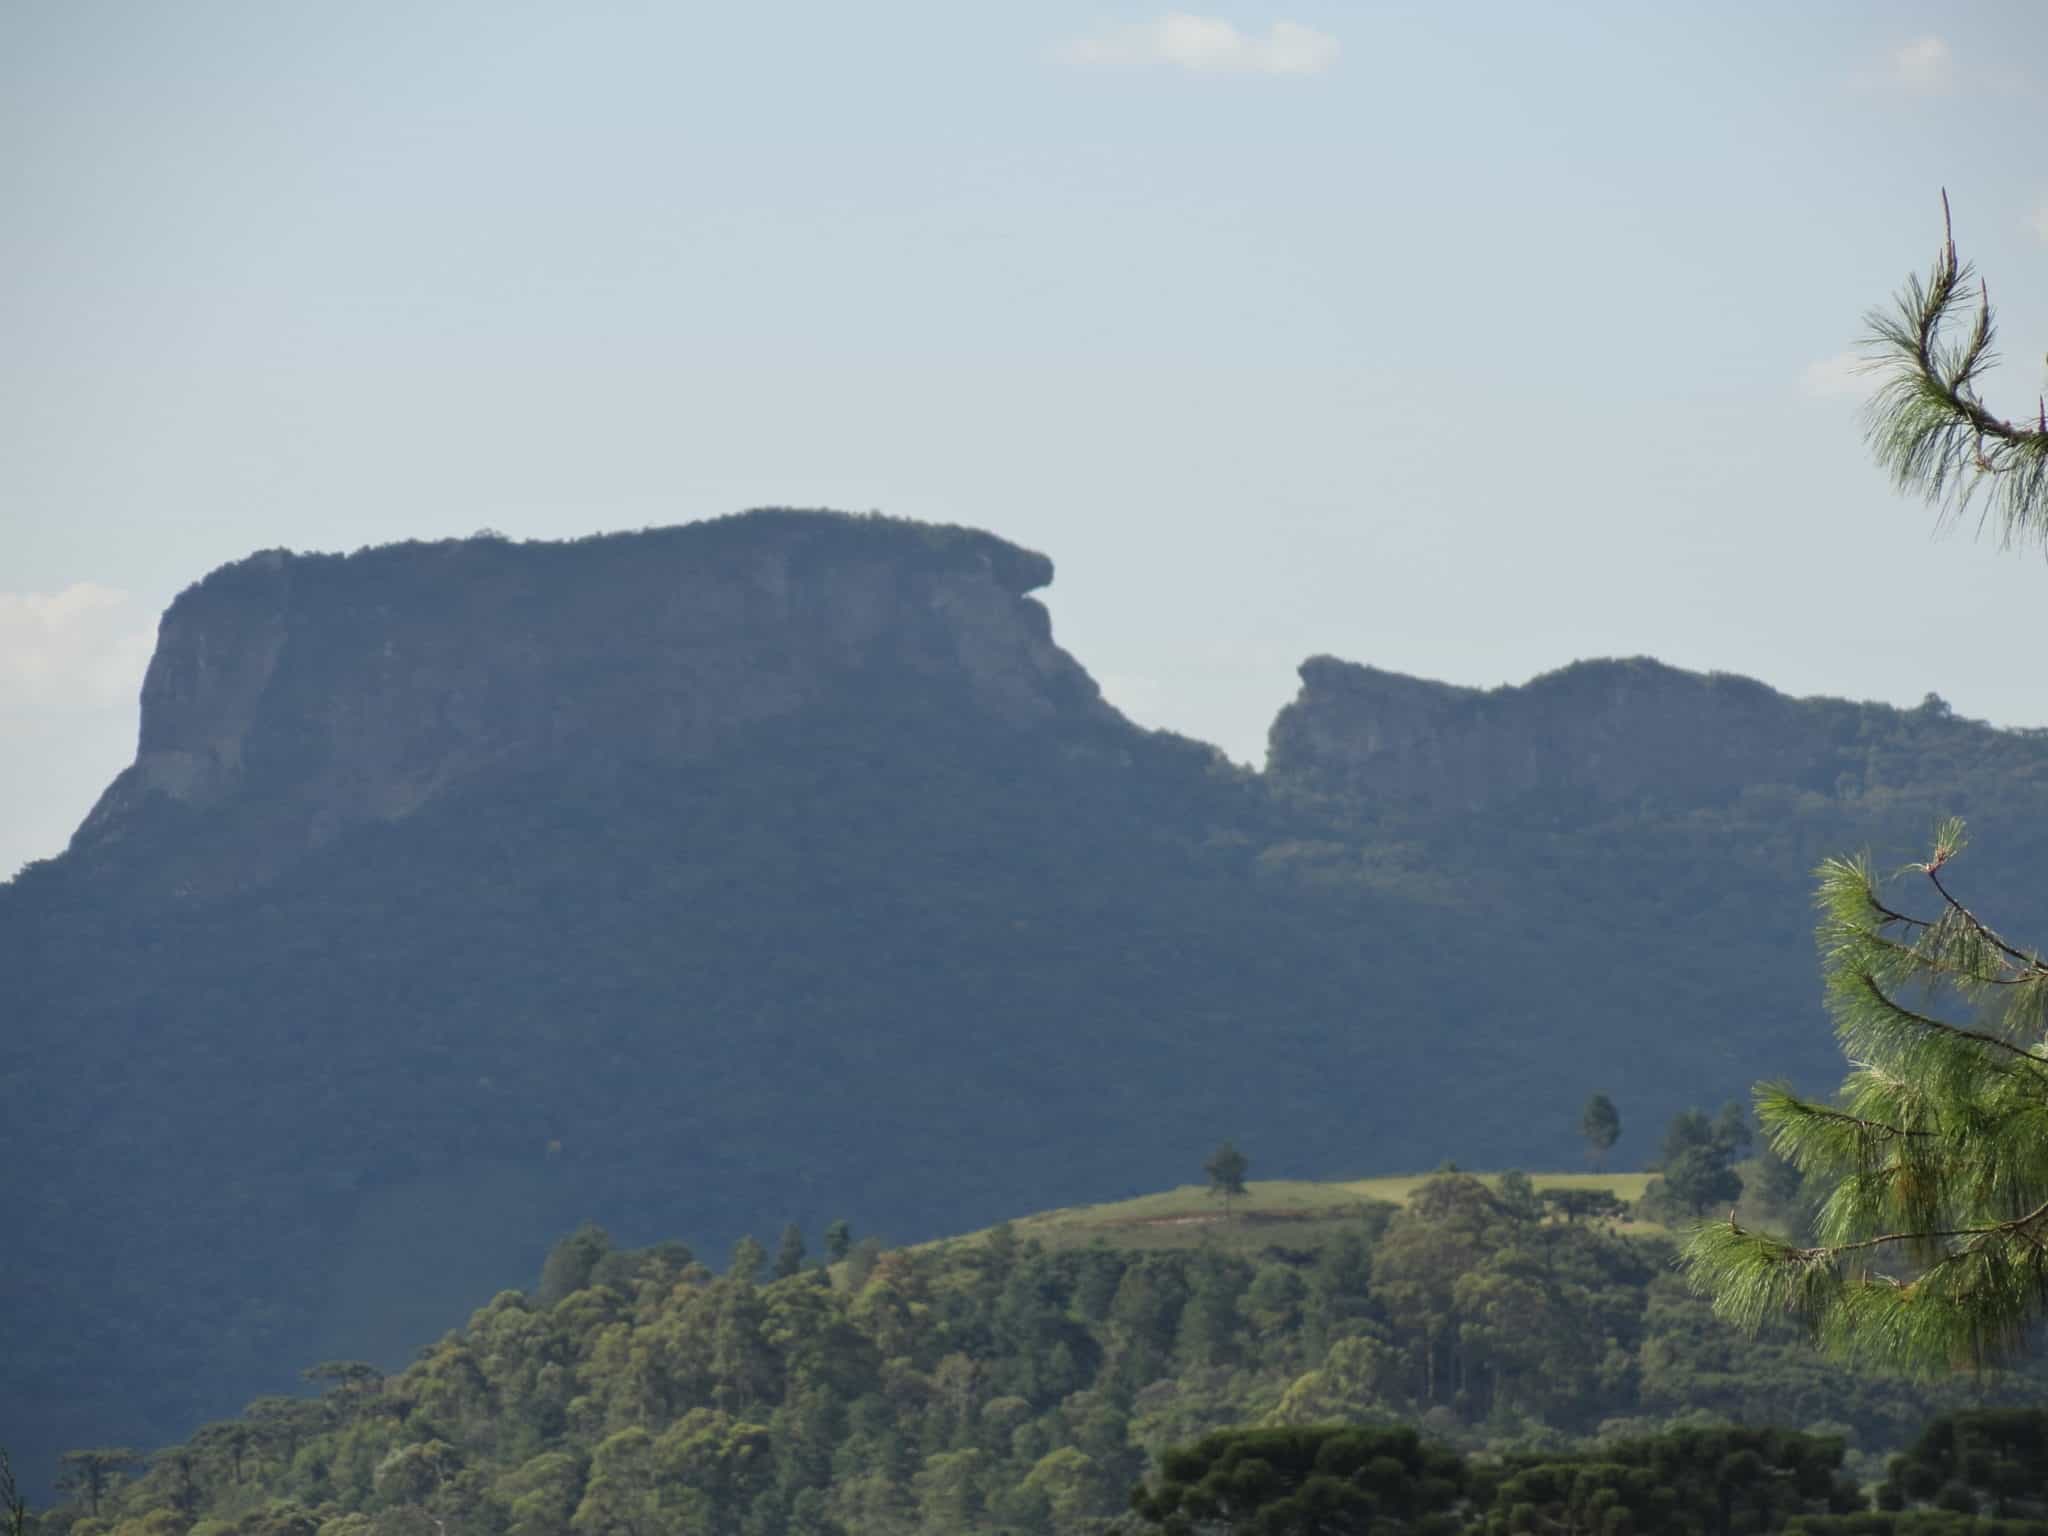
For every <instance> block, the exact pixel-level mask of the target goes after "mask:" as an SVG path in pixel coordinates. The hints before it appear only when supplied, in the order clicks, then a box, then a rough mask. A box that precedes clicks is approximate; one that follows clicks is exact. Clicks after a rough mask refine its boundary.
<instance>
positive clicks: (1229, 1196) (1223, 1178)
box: [1202, 1141, 1252, 1221]
mask: <svg viewBox="0 0 2048 1536" xmlns="http://www.w3.org/2000/svg"><path fill="white" fill-rule="evenodd" d="M1251 1166H1252V1160H1251V1159H1250V1158H1248V1157H1246V1156H1245V1155H1244V1154H1243V1153H1242V1152H1240V1151H1238V1150H1237V1145H1236V1143H1235V1142H1229V1141H1226V1142H1224V1143H1223V1144H1222V1145H1221V1146H1219V1147H1217V1149H1216V1150H1215V1151H1214V1152H1212V1153H1210V1154H1209V1161H1207V1162H1206V1163H1204V1164H1202V1172H1204V1173H1206V1174H1207V1175H1209V1193H1210V1194H1212V1195H1221V1196H1222V1197H1223V1218H1224V1220H1226V1221H1228V1220H1229V1219H1230V1202H1231V1201H1232V1200H1234V1199H1236V1198H1237V1197H1238V1196H1239V1195H1241V1194H1243V1193H1244V1176H1245V1174H1246V1173H1248V1172H1249V1171H1250V1170H1251Z"/></svg>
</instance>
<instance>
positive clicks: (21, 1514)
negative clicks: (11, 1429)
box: [0, 1445, 28, 1536]
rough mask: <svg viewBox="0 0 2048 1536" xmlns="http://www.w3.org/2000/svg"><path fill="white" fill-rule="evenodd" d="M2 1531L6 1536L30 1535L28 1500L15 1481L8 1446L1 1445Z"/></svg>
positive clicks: (0, 1505) (0, 1495) (0, 1518)
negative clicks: (22, 1494)
mask: <svg viewBox="0 0 2048 1536" xmlns="http://www.w3.org/2000/svg"><path fill="white" fill-rule="evenodd" d="M0 1532H4V1533H5V1536H28V1501H27V1500H26V1499H24V1498H23V1497H22V1496H21V1489H20V1487H19V1486H18V1485H17V1484H16V1483H15V1481H14V1463H13V1462H12V1461H10V1460H9V1459H8V1456H7V1447H6V1446H4V1445H0Z"/></svg>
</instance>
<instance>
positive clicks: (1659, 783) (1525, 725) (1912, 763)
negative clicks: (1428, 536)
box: [1268, 656, 2048, 812]
mask: <svg viewBox="0 0 2048 1536" xmlns="http://www.w3.org/2000/svg"><path fill="white" fill-rule="evenodd" d="M1301 682H1302V688H1301V692H1300V694H1299V695H1298V696H1297V697H1296V698H1295V699H1294V701H1293V702H1292V703H1290V704H1289V705H1288V706H1287V707H1286V708H1285V709H1283V710H1282V711H1281V712H1280V714H1279V716H1278V717H1277V718H1276V719H1275V720H1274V722H1273V727H1272V731H1271V734H1270V737H1269V757H1268V771H1269V773H1270V774H1271V776H1272V777H1273V778H1274V779H1275V780H1276V781H1278V782H1280V783H1284V784H1288V785H1292V786H1295V787H1298V788H1305V789H1308V790H1310V791H1312V792H1315V793H1322V794H1333V795H1339V796H1344V797H1349V798H1368V799H1377V800H1381V801H1386V802H1390V803H1393V804H1398V805H1402V806H1406V807H1410V808H1414V809H1418V810H1423V811H1428V812H1459V811H1478V810H1484V809H1487V808H1489V807H1492V806H1498V805H1507V804H1511V803H1513V802H1514V801H1515V800H1517V799H1519V798H1521V797H1523V796H1526V795H1531V794H1559V793H1565V794H1580V795H1590V796H1592V797H1593V798H1595V799H1596V800H1600V801H1610V802H1634V801H1647V802H1649V803H1653V804H1656V805H1659V806H1664V807H1681V806H1700V805H1718V804H1725V803H1727V802H1728V801H1730V800H1732V799H1734V798H1736V797H1737V796H1739V795H1741V794H1743V793H1745V792H1746V791H1752V790H1755V789H1758V788H1760V787H1763V786H1782V787H1787V788H1791V789H1795V790H1802V791H1808V792H1812V793H1817V794H1822V795H1830V796H1842V795H1857V794H1861V793H1862V792H1864V791H1865V790H1867V789H1871V788H1876V787H1880V786H1888V787H1897V786H1898V785H1900V784H1901V783H1902V782H1912V781H1914V780H1916V779H1922V778H1925V776H1926V774H1927V754H1928V753H1930V752H1941V751H1954V750H1963V751H1968V752H1971V753H1973V754H1977V755H1979V757H1980V761H1982V762H1985V763H1989V762H1990V761H1991V760H1992V759H2003V760H2005V761H2007V762H2009V763H2010V764H2011V765H2012V766H2013V767H2014V768H2015V769H2016V770H2018V771H2022V772H2028V773H2033V772H2038V771H2040V770H2041V769H2042V768H2044V767H2048V740H2042V739H2039V738H2038V736H2037V735H2036V734H2035V733H2024V732H2010V731H1996V730H1993V729H1991V728H1990V727H1988V726H1985V725H1981V724H1979V723H1977V722H1974V721H1967V720H1958V719H1956V718H1955V717H1954V716H1952V715H1951V714H1949V712H1948V711H1947V709H1946V707H1945V706H1943V705H1942V704H1941V703H1940V701H1939V700H1930V701H1929V702H1928V703H1927V704H1926V705H1924V706H1923V707H1922V708H1920V709H1918V710H1899V709H1893V708H1890V707H1888V706H1885V705H1876V704H1856V703H1850V702H1847V701H1845V700H1840V699H1795V698H1792V697H1789V696H1788V695H1785V694H1782V693H1778V692H1776V691H1774V690H1773V689H1770V688H1768V687H1766V686H1764V685H1763V684H1762V683H1759V682H1755V681H1753V680H1751V679H1749V678H1745V677H1735V676H1731V675H1728V674H1725V673H1704V674H1703V673H1698V672H1685V671H1681V670H1679V669H1678V668H1676V667H1668V666H1665V665H1663V664H1662V663H1660V662H1656V661H1651V660H1647V659H1642V658H1638V659H1635V660H1628V661H1584V662H1576V663H1574V664H1573V665H1571V666H1568V667H1564V668H1561V669H1560V670H1558V671H1556V672H1551V673H1548V674H1546V675H1544V676H1542V677H1538V678H1535V679H1533V680H1532V681H1530V682H1528V683H1526V684H1524V685H1522V686H1520V687H1505V688H1495V689H1491V690H1484V689H1478V688H1459V687H1454V686H1452V685H1450V684H1448V683H1437V682H1429V681H1425V680H1423V679H1421V678H1414V677H1404V676H1401V675H1400V674H1398V673H1392V672H1383V671H1380V670H1379V669H1377V668H1374V667H1364V666H1357V665H1355V664H1353V663H1351V662H1345V661H1338V660H1335V659H1334V658H1331V657H1327V656H1318V657H1314V658H1312V659H1310V660H1309V661H1307V662H1305V663H1303V665H1302V668H1301ZM1936 778H1937V780H1938V778H1939V775H1938V774H1937V775H1936Z"/></svg>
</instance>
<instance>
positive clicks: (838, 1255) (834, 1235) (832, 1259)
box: [825, 1216, 853, 1264]
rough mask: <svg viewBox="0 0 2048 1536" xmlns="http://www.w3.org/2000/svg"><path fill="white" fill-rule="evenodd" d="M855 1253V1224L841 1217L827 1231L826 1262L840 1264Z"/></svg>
mask: <svg viewBox="0 0 2048 1536" xmlns="http://www.w3.org/2000/svg"><path fill="white" fill-rule="evenodd" d="M851 1252H853V1223H852V1222H850V1221H848V1220H847V1219H846V1218H845V1217H843V1216H842V1217H841V1218H840V1219H839V1220H837V1221H835V1222H833V1223H832V1225H830V1226H829V1227H827V1228H826V1229H825V1262H826V1263H828V1264H838V1263H840V1262H842V1261H843V1260H844V1259H845V1258H846V1256H847V1255H848V1254H849V1253H851Z"/></svg>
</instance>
